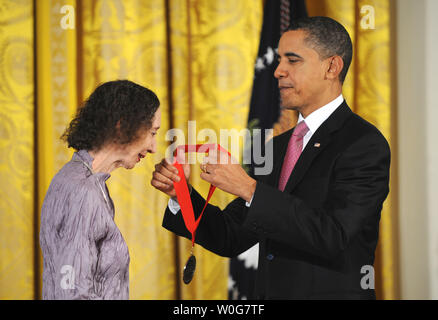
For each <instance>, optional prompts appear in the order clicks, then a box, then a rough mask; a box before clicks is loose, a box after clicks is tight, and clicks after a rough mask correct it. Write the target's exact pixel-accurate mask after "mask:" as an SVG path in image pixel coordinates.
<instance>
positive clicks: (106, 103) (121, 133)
mask: <svg viewBox="0 0 438 320" xmlns="http://www.w3.org/2000/svg"><path fill="white" fill-rule="evenodd" d="M159 106H160V101H159V100H158V98H157V96H156V95H155V93H153V92H152V91H151V90H149V89H147V88H145V87H143V86H141V85H138V84H136V83H134V82H132V81H129V80H116V81H109V82H105V83H103V84H101V85H99V86H98V87H97V88H96V89H95V90H94V92H93V93H92V94H91V95H90V97H89V98H88V100H87V101H86V102H85V104H84V106H83V107H82V108H80V109H79V110H78V112H77V114H76V117H75V118H74V119H73V120H72V121H71V122H70V125H69V127H68V128H67V130H66V131H65V132H64V134H63V135H62V136H61V139H63V140H64V141H66V142H67V143H68V147H69V148H70V147H72V148H74V149H76V150H82V149H85V150H99V149H100V148H101V147H103V146H104V145H105V144H106V143H107V142H108V141H111V140H115V141H116V142H117V143H119V144H128V143H130V142H133V141H135V139H136V138H137V136H138V133H139V132H140V130H143V129H145V130H148V129H150V128H151V126H152V120H153V117H154V115H155V112H156V111H157V109H158V107H159Z"/></svg>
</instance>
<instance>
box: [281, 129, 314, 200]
mask: <svg viewBox="0 0 438 320" xmlns="http://www.w3.org/2000/svg"><path fill="white" fill-rule="evenodd" d="M308 131H309V128H308V127H307V125H306V123H305V122H304V121H301V122H300V123H298V125H297V126H296V127H295V129H294V131H293V132H292V136H291V138H290V140H289V144H288V146H287V151H286V156H285V158H284V161H283V167H282V168H281V174H280V181H279V183H278V189H280V190H281V191H283V190H284V188H285V187H286V183H287V181H288V180H289V177H290V174H291V172H292V170H293V168H294V167H295V164H296V163H297V161H298V158H299V157H300V155H301V152H302V151H303V137H304V136H305V135H306V133H307V132H308Z"/></svg>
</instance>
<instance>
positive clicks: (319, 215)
mask: <svg viewBox="0 0 438 320" xmlns="http://www.w3.org/2000/svg"><path fill="white" fill-rule="evenodd" d="M389 166H390V150H389V146H388V143H387V142H386V140H385V139H384V137H383V136H381V135H380V134H373V135H366V136H363V137H362V138H361V139H359V140H358V141H356V142H355V143H354V144H352V145H350V146H349V147H348V148H347V149H346V150H345V151H344V152H342V153H341V154H340V155H339V157H338V159H337V160H336V163H335V166H334V171H333V177H334V178H333V183H332V185H331V186H330V189H329V194H328V197H327V201H326V202H325V203H324V204H323V205H321V206H320V207H318V208H312V207H311V206H309V205H308V204H307V203H306V202H304V201H303V200H301V199H300V198H298V197H297V196H294V195H293V194H288V193H283V192H281V191H279V190H278V189H276V188H274V187H272V186H269V185H267V184H264V183H259V182H258V183H257V187H256V190H255V193H254V198H253V202H252V204H251V207H250V208H249V211H248V215H247V218H246V220H245V223H244V225H245V226H246V227H247V228H248V229H250V230H253V232H255V233H257V234H258V235H259V236H263V237H266V238H269V239H273V240H275V241H278V242H281V243H284V244H287V245H290V246H292V247H295V248H297V249H299V250H304V251H306V252H308V253H311V254H313V255H316V256H319V257H322V258H325V259H333V258H335V257H336V256H337V255H338V254H339V253H340V252H341V251H343V250H344V249H345V248H346V247H347V246H348V245H349V243H350V241H351V240H352V239H353V238H354V237H355V235H357V234H358V233H359V232H360V231H361V229H362V228H363V226H364V224H365V223H366V222H367V221H370V220H369V219H374V220H377V221H378V219H380V212H381V208H382V204H383V201H384V200H385V198H386V196H387V194H388V192H389V188H388V183H389ZM304 179H305V178H304Z"/></svg>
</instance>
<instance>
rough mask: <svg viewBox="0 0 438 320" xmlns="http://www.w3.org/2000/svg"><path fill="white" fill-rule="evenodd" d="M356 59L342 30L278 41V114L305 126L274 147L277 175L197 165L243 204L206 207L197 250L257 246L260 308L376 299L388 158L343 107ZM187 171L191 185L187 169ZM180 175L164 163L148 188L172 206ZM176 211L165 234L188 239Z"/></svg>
mask: <svg viewBox="0 0 438 320" xmlns="http://www.w3.org/2000/svg"><path fill="white" fill-rule="evenodd" d="M351 59H352V44H351V40H350V37H349V35H348V33H347V31H346V30H345V29H344V27H342V26H341V25H340V24H339V23H337V22H336V21H334V20H332V19H330V18H326V17H312V18H306V19H301V20H298V21H295V22H294V23H293V25H291V27H290V30H289V31H287V32H285V33H284V34H283V35H282V37H281V39H280V42H279V48H278V60H279V65H278V67H277V69H276V71H275V74H274V75H275V77H276V78H277V79H278V80H279V87H280V94H281V103H282V107H283V108H288V109H293V110H297V111H298V112H299V119H298V124H297V126H296V127H295V128H294V129H292V130H289V131H287V132H285V133H283V134H281V135H279V136H277V137H275V138H273V139H272V140H271V143H273V159H274V163H273V170H272V172H271V173H270V174H268V175H265V176H249V175H247V174H246V173H245V171H244V170H243V169H242V168H241V167H240V165H238V164H222V163H218V164H214V163H213V161H211V162H212V163H207V164H202V165H201V169H202V170H203V173H202V174H201V178H203V179H204V180H206V181H208V182H210V183H212V184H214V185H215V186H217V187H218V188H220V189H222V190H224V191H226V192H229V193H232V194H234V195H236V196H238V198H236V199H235V200H234V201H232V202H231V203H230V204H229V205H228V206H227V207H226V208H225V209H224V210H220V209H219V208H218V207H215V206H212V205H208V206H207V208H206V211H205V213H204V216H203V218H202V220H201V222H200V224H199V227H198V229H197V231H196V243H199V244H200V245H201V246H203V247H204V248H206V249H208V250H210V251H212V252H214V253H216V254H218V255H221V256H226V257H233V256H236V255H238V254H240V253H242V252H244V251H245V250H247V249H248V248H250V247H251V246H253V245H254V244H255V243H257V242H259V243H260V253H259V265H258V271H257V279H256V286H255V288H256V289H255V293H254V297H256V298H261V299H375V292H374V290H373V288H374V286H373V285H371V286H364V285H363V284H364V282H363V281H361V280H362V278H363V277H364V276H365V275H364V274H363V273H362V270H364V268H365V269H366V270H370V267H371V266H373V263H374V253H375V249H376V246H377V241H378V233H379V220H380V214H381V209H382V204H383V202H384V200H385V198H386V196H387V194H388V191H389V188H388V185H389V166H390V150H389V146H388V143H387V141H386V140H385V138H384V137H383V136H382V134H381V133H380V132H379V130H378V129H376V128H375V127H374V126H373V125H371V124H370V123H368V122H367V121H365V120H364V119H362V118H361V117H359V116H358V115H356V114H354V113H353V112H352V111H351V110H350V108H349V107H348V105H347V104H346V102H345V101H344V98H343V96H342V84H343V81H344V79H345V76H346V74H347V71H348V67H349V65H350V62H351ZM267 107H268V106H267ZM184 170H185V174H186V176H187V177H188V175H189V168H188V165H186V166H185V167H184ZM175 172H177V171H175V167H174V166H172V165H171V164H169V163H168V162H167V161H166V160H163V161H162V162H161V163H160V164H158V165H157V166H156V170H155V172H154V175H153V179H152V182H151V183H152V185H153V186H155V187H156V188H157V189H159V190H161V191H163V192H165V193H166V194H168V195H169V196H171V197H174V196H175V191H174V189H173V186H172V181H177V180H178V179H177V178H176V176H175ZM191 199H192V203H193V208H194V211H195V214H199V213H200V211H201V210H202V207H203V206H204V203H205V200H204V199H203V198H202V197H201V196H200V195H199V193H198V192H196V190H195V189H192V191H191ZM178 209H179V208H178V203H177V202H176V201H175V199H171V200H170V201H169V208H167V210H166V212H165V216H164V220H163V226H164V227H165V228H167V229H169V230H171V231H173V232H175V233H176V234H178V235H181V236H185V237H187V238H190V237H191V235H190V233H189V232H188V231H187V229H186V228H185V226H184V222H183V219H182V215H181V212H178ZM371 270H372V269H371Z"/></svg>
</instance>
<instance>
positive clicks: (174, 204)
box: [167, 198, 181, 214]
mask: <svg viewBox="0 0 438 320" xmlns="http://www.w3.org/2000/svg"><path fill="white" fill-rule="evenodd" d="M167 206H168V207H169V210H170V212H172V213H173V214H177V213H178V211H179V210H181V207H180V206H179V203H178V201H176V200H174V199H172V198H170V199H169V202H168V203H167Z"/></svg>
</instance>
